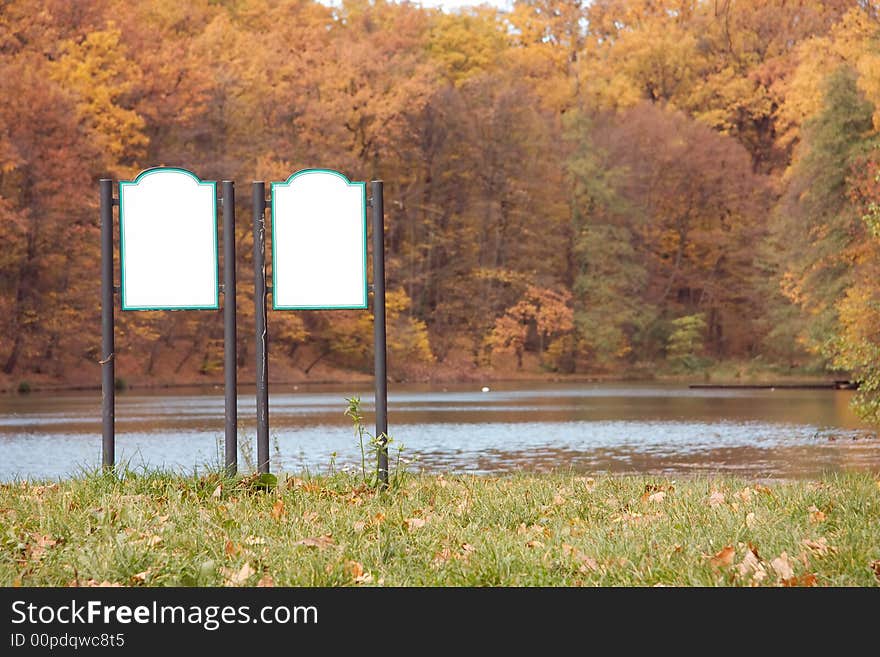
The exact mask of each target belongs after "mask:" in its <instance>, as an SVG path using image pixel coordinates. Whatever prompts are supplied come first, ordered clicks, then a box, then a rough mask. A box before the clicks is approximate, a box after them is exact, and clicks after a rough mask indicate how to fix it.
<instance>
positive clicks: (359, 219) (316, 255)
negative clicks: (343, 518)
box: [253, 169, 388, 488]
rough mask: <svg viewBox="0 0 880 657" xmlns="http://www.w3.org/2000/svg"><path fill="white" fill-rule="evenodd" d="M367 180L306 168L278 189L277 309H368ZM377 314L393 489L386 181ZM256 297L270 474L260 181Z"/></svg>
mask: <svg viewBox="0 0 880 657" xmlns="http://www.w3.org/2000/svg"><path fill="white" fill-rule="evenodd" d="M366 187H367V186H366V183H364V182H352V181H350V180H349V179H348V178H347V177H345V176H344V175H342V174H341V173H339V172H338V171H331V170H328V169H305V170H303V171H298V172H296V173H295V174H293V175H292V176H290V177H289V178H288V179H287V180H286V181H284V182H276V183H272V185H271V200H270V201H269V204H270V205H271V208H272V290H271V291H272V308H273V309H274V310H341V309H366V308H368V306H369V300H368V289H367V206H368V203H367V197H366ZM372 194H373V198H372V209H373V214H372V216H373V275H374V285H373V316H374V339H375V368H376V438H377V440H378V441H379V455H378V456H379V459H378V461H379V462H378V470H379V481H380V483H381V485H382V487H383V488H384V487H387V485H388V448H387V442H388V391H387V373H386V358H385V351H386V344H385V248H384V226H383V222H384V212H383V205H382V182H381V181H374V182H373V183H372ZM253 206H254V294H255V305H256V308H255V313H256V318H257V321H256V333H257V335H256V338H257V343H256V353H257V451H258V463H259V466H260V472H268V471H269V463H268V459H269V419H268V408H269V402H268V379H267V372H268V333H267V326H266V324H267V323H266V306H267V303H266V294H267V290H266V266H265V240H266V226H265V210H266V206H267V201H266V196H265V184H264V183H263V182H255V183H254V188H253Z"/></svg>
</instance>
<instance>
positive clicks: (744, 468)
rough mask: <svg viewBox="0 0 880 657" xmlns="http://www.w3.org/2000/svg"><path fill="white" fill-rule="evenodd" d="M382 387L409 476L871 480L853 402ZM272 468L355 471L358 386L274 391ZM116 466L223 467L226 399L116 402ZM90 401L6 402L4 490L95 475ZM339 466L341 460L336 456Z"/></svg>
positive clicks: (658, 390) (197, 393) (243, 411)
mask: <svg viewBox="0 0 880 657" xmlns="http://www.w3.org/2000/svg"><path fill="white" fill-rule="evenodd" d="M489 385H490V386H491V387H492V389H491V390H490V391H489V392H482V391H481V385H480V384H468V385H456V386H446V387H443V388H439V387H429V386H392V387H391V388H390V390H389V433H390V434H391V436H392V438H393V439H394V443H393V445H392V450H391V455H392V464H393V463H394V461H395V460H396V449H394V446H395V445H403V447H404V449H403V451H402V454H401V456H402V458H403V459H404V463H406V462H407V461H411V462H410V463H408V467H409V469H410V470H411V471H417V470H427V471H432V472H438V471H444V472H477V473H493V472H512V471H520V470H522V471H549V470H557V471H560V470H561V471H569V470H573V471H577V472H584V473H601V472H617V473H656V474H664V475H673V476H675V475H688V474H706V473H728V474H738V475H743V476H748V477H761V478H796V477H814V476H818V475H820V474H821V473H823V472H829V471H844V470H870V471H873V472H880V439H877V436H876V433H875V432H874V431H873V430H870V429H869V428H867V427H865V426H864V425H862V424H860V423H859V421H858V419H857V418H856V417H855V415H854V414H853V413H852V411H851V410H850V408H849V400H850V399H851V394H852V393H850V392H846V391H831V390H781V389H778V390H742V389H740V390H721V389H718V390H691V389H688V388H687V387H686V386H669V385H654V384H514V383H492V384H489ZM270 395H271V396H270V436H271V440H272V444H271V445H270V453H271V454H272V468H273V469H276V470H277V469H279V468H282V469H284V470H286V471H294V472H299V471H302V470H305V469H308V470H309V471H311V472H314V473H323V472H327V470H328V468H329V467H330V464H331V462H335V467H336V468H337V469H340V468H359V467H360V447H359V446H358V442H357V439H356V438H355V434H354V431H353V429H352V425H351V422H350V420H348V418H346V417H345V416H344V415H343V412H344V411H345V409H346V406H347V404H346V401H345V398H346V397H351V396H353V395H359V396H360V397H361V399H362V400H363V408H364V410H365V414H366V420H367V426H368V429H370V431H372V427H371V426H370V422H372V420H373V418H372V415H371V413H370V411H371V410H372V393H371V390H370V389H369V388H368V387H361V388H357V387H351V386H348V387H346V386H341V385H333V386H298V387H291V386H286V387H282V386H275V387H273V388H272V389H271V391H270ZM116 400H117V406H116V432H117V433H116V435H117V462H119V463H123V462H125V463H128V464H129V466H130V467H133V468H140V467H144V466H146V467H153V466H159V467H164V468H170V469H174V470H178V471H182V472H193V471H194V470H199V471H203V470H205V469H206V468H210V467H216V466H217V465H218V464H219V463H221V462H222V443H223V391H222V390H221V389H219V388H217V389H212V390H205V389H192V390H176V391H174V392H173V393H170V392H169V391H167V390H166V391H161V392H140V391H137V390H134V391H129V392H125V393H120V394H117V397H116ZM238 404H239V408H238V413H239V433H240V437H241V441H242V450H241V454H240V456H239V463H240V466H241V468H242V469H247V465H248V462H249V461H250V462H251V463H252V462H253V460H254V459H253V457H252V456H250V454H251V453H252V452H253V450H254V436H255V433H256V431H255V423H254V417H255V410H254V409H255V405H254V401H253V395H252V394H251V393H250V392H248V391H247V390H244V389H242V391H241V394H240V395H239V400H238ZM100 418H101V409H100V394H99V393H96V392H90V393H65V394H53V395H49V394H31V395H3V396H0V480H2V481H10V480H14V479H20V478H29V479H34V478H59V477H65V476H69V475H70V474H74V473H76V472H78V471H81V470H82V469H91V468H94V467H96V466H98V465H99V464H100V458H101V420H100ZM334 455H335V456H334Z"/></svg>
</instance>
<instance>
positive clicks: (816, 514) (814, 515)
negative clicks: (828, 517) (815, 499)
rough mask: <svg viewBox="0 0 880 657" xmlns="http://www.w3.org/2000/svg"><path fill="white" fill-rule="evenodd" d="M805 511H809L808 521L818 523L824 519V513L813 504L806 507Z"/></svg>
mask: <svg viewBox="0 0 880 657" xmlns="http://www.w3.org/2000/svg"><path fill="white" fill-rule="evenodd" d="M807 511H809V512H810V522H812V523H819V522H824V521H825V514H824V513H822V512H821V511H820V510H819V509H817V508H816V507H815V506H811V507H810V508H809V509H807Z"/></svg>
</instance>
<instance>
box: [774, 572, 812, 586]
mask: <svg viewBox="0 0 880 657" xmlns="http://www.w3.org/2000/svg"><path fill="white" fill-rule="evenodd" d="M782 585H783V586H816V576H815V575H814V574H813V573H805V574H803V575H801V576H800V577H790V578H788V579H784V580H782Z"/></svg>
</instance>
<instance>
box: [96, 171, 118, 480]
mask: <svg viewBox="0 0 880 657" xmlns="http://www.w3.org/2000/svg"><path fill="white" fill-rule="evenodd" d="M100 186H101V187H100V188H101V192H100V193H101V361H100V363H101V429H102V438H101V440H102V449H101V465H103V466H104V468H112V467H113V464H114V463H115V462H116V373H115V370H116V365H115V361H116V354H115V353H114V349H115V346H114V344H113V342H114V335H113V181H112V180H108V179H107V178H102V179H101V182H100Z"/></svg>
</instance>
